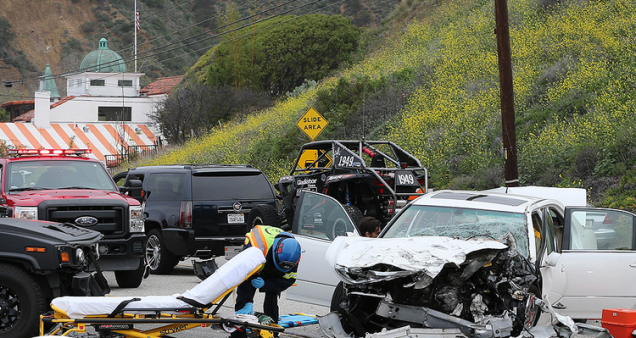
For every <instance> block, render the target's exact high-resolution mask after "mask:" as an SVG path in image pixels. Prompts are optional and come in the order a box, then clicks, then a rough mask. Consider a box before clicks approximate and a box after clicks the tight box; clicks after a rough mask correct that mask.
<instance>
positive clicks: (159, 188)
mask: <svg viewBox="0 0 636 338" xmlns="http://www.w3.org/2000/svg"><path fill="white" fill-rule="evenodd" d="M185 177H186V176H185V174H174V173H170V174H150V175H148V178H147V179H146V182H144V183H145V186H146V190H149V191H150V195H149V196H148V201H175V200H183V199H187V198H184V196H183V191H184V187H185Z"/></svg>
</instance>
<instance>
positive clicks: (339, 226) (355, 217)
mask: <svg viewBox="0 0 636 338" xmlns="http://www.w3.org/2000/svg"><path fill="white" fill-rule="evenodd" d="M342 207H343V209H344V210H345V212H346V213H347V215H348V216H349V218H350V219H351V222H352V223H353V228H350V227H349V226H348V224H349V222H347V221H346V220H345V219H343V218H341V217H333V216H331V215H330V216H329V218H328V219H330V220H334V221H333V222H332V223H330V224H327V237H328V238H329V239H331V240H333V239H334V238H336V237H338V236H344V235H345V234H346V233H347V232H351V231H354V229H356V228H357V226H358V223H359V222H360V220H361V219H362V212H361V211H360V209H358V207H356V206H354V205H346V204H343V205H342ZM335 212H339V210H334V211H332V214H333V213H335Z"/></svg>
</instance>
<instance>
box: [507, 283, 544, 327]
mask: <svg viewBox="0 0 636 338" xmlns="http://www.w3.org/2000/svg"><path fill="white" fill-rule="evenodd" d="M528 293H529V294H530V295H532V297H534V298H541V290H539V288H538V287H537V286H536V285H531V286H530V288H529V289H528ZM532 297H527V298H526V299H524V300H523V301H522V303H521V304H520V305H522V306H517V318H518V319H517V320H515V324H514V325H513V329H512V336H518V335H520V334H521V332H523V331H524V330H529V329H530V328H532V327H534V326H536V325H537V323H538V322H539V318H540V317H541V308H540V307H539V306H538V305H536V304H535V305H534V306H532V308H531V309H530V310H527V308H528V305H529V304H528V302H529V301H530V299H531V298H532ZM528 314H531V315H532V316H533V317H534V319H532V320H531V321H528V320H527V318H526V317H527V315H528Z"/></svg>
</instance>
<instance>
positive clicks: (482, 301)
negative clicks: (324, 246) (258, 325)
mask: <svg viewBox="0 0 636 338" xmlns="http://www.w3.org/2000/svg"><path fill="white" fill-rule="evenodd" d="M502 241H503V242H504V243H507V244H508V245H504V244H502V243H500V242H498V241H493V240H486V239H473V240H460V239H453V238H450V237H431V236H429V237H413V238H408V239H404V238H400V239H396V238H391V239H388V238H387V239H375V240H367V239H364V238H344V237H341V238H338V239H336V241H334V244H333V245H332V248H330V252H328V253H327V257H328V259H330V260H333V261H334V267H335V269H336V272H337V273H338V275H339V276H340V278H341V279H342V280H343V282H344V283H343V284H342V285H343V287H342V289H341V290H340V291H339V296H338V297H339V304H338V310H337V315H336V314H335V313H334V314H332V315H331V316H329V317H325V318H322V319H321V327H322V328H323V331H325V333H326V334H327V335H330V336H332V337H343V336H355V337H362V336H365V335H366V334H367V333H374V332H382V331H383V330H384V331H386V330H394V329H400V328H404V327H407V326H408V327H409V328H410V329H411V330H417V329H424V331H423V332H421V333H420V334H434V335H435V336H437V337H444V336H446V335H448V336H449V337H450V336H453V337H456V336H457V335H458V334H461V335H464V336H467V337H474V338H490V337H508V336H511V335H512V336H516V335H518V334H519V333H520V332H521V331H522V329H523V328H524V326H525V327H529V326H531V324H532V321H533V316H535V312H534V311H536V309H534V307H533V305H532V304H533V301H532V299H533V297H535V296H534V295H535V294H536V293H537V291H536V282H537V276H536V272H535V271H534V269H533V265H532V264H530V263H529V262H528V261H527V259H526V258H525V257H523V256H521V255H519V254H518V252H517V251H516V250H511V249H510V248H514V247H515V246H516V244H515V243H514V237H512V236H506V237H504V238H502ZM330 256H331V258H329V257H330ZM431 329H432V330H433V331H430V330H431Z"/></svg>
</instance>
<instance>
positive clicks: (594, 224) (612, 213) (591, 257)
mask: <svg viewBox="0 0 636 338" xmlns="http://www.w3.org/2000/svg"><path fill="white" fill-rule="evenodd" d="M635 221H636V215H634V214H632V213H629V212H626V211H622V210H614V209H602V208H586V207H568V208H566V209H565V229H564V230H565V231H564V236H563V237H564V238H563V252H562V256H561V258H560V261H559V266H562V267H563V269H564V271H565V273H566V274H567V286H566V288H565V290H564V295H563V298H562V299H561V300H560V304H562V305H563V306H564V310H561V311H559V310H557V311H559V312H563V313H565V314H567V315H569V316H572V317H576V318H589V319H598V318H601V315H602V310H603V309H605V308H626V309H630V308H634V307H635V306H636V283H634V280H636V245H635V243H636V239H635V237H634V236H635V232H634V225H635V223H634V222H635Z"/></svg>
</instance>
